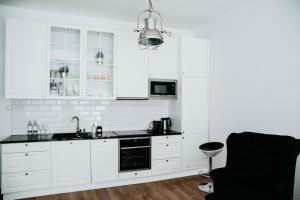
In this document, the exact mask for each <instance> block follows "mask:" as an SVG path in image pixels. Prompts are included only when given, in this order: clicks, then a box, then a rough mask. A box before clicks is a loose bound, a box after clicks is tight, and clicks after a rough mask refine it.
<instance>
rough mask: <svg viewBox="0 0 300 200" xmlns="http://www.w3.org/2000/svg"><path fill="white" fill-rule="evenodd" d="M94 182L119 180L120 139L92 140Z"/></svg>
mask: <svg viewBox="0 0 300 200" xmlns="http://www.w3.org/2000/svg"><path fill="white" fill-rule="evenodd" d="M91 163H92V183H98V182H105V181H115V180H118V139H104V140H93V141H91Z"/></svg>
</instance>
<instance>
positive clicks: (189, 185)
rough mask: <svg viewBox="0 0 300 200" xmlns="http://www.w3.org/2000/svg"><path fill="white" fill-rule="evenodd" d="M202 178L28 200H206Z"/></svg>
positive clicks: (185, 178) (195, 177) (172, 180)
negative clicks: (199, 186) (199, 187)
mask: <svg viewBox="0 0 300 200" xmlns="http://www.w3.org/2000/svg"><path fill="white" fill-rule="evenodd" d="M204 181H205V180H204V179H202V178H201V177H200V176H189V177H184V178H177V179H170V180H165V181H157V182H151V183H143V184H136V185H128V186H122V187H113V188H105V189H97V190H88V191H82V192H72V193H64V194H58V195H51V196H43V197H35V198H30V199H27V200H193V199H195V200H204V199H205V198H204V193H202V192H200V191H199V190H198V188H197V185H198V184H199V183H202V182H204Z"/></svg>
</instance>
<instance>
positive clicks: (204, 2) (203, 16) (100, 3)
mask: <svg viewBox="0 0 300 200" xmlns="http://www.w3.org/2000/svg"><path fill="white" fill-rule="evenodd" d="M242 1H244V0H152V2H153V7H154V9H156V10H158V11H159V12H160V13H161V14H162V15H163V17H164V18H165V23H166V24H167V26H169V27H173V28H182V29H189V30H195V29H197V27H199V26H200V25H201V24H204V23H207V22H209V21H211V20H213V19H215V18H217V17H219V16H221V15H223V14H224V13H225V12H226V11H228V10H229V9H231V8H233V7H235V6H237V5H238V4H240V3H241V2H242ZM0 4H2V5H8V6H15V7H21V8H30V9H37V10H47V11H53V12H60V13H67V14H75V15H81V16H88V17H101V18H110V19H114V20H122V21H128V22H133V21H135V20H136V17H137V14H138V13H139V12H140V11H141V10H143V9H145V8H147V7H148V0H0Z"/></svg>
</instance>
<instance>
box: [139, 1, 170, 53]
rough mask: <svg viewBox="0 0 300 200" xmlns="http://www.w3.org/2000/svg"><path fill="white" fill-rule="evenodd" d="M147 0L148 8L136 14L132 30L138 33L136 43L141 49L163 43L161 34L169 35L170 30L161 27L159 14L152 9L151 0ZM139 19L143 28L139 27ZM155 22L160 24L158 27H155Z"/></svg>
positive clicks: (161, 20) (161, 22)
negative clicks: (135, 24)
mask: <svg viewBox="0 0 300 200" xmlns="http://www.w3.org/2000/svg"><path fill="white" fill-rule="evenodd" d="M148 1H149V8H148V9H146V10H143V11H142V12H141V13H140V14H139V15H138V20H137V28H136V29H135V30H134V31H135V32H138V33H140V35H139V38H138V44H139V46H140V47H141V48H142V49H147V48H152V49H156V48H157V47H159V46H161V45H162V44H163V43H164V38H163V34H166V35H168V36H170V35H171V32H168V31H166V30H164V29H163V19H162V16H161V14H160V13H159V12H157V11H156V10H154V9H153V6H152V2H151V0H148ZM141 19H143V23H144V24H143V28H141V27H140V22H141ZM157 22H158V23H159V24H160V28H159V29H158V28H157V27H156V23H157Z"/></svg>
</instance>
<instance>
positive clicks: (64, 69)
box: [58, 65, 69, 78]
mask: <svg viewBox="0 0 300 200" xmlns="http://www.w3.org/2000/svg"><path fill="white" fill-rule="evenodd" d="M58 72H59V74H60V77H61V78H64V77H66V76H68V73H69V67H68V65H65V66H62V67H60V68H59V69H58Z"/></svg>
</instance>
